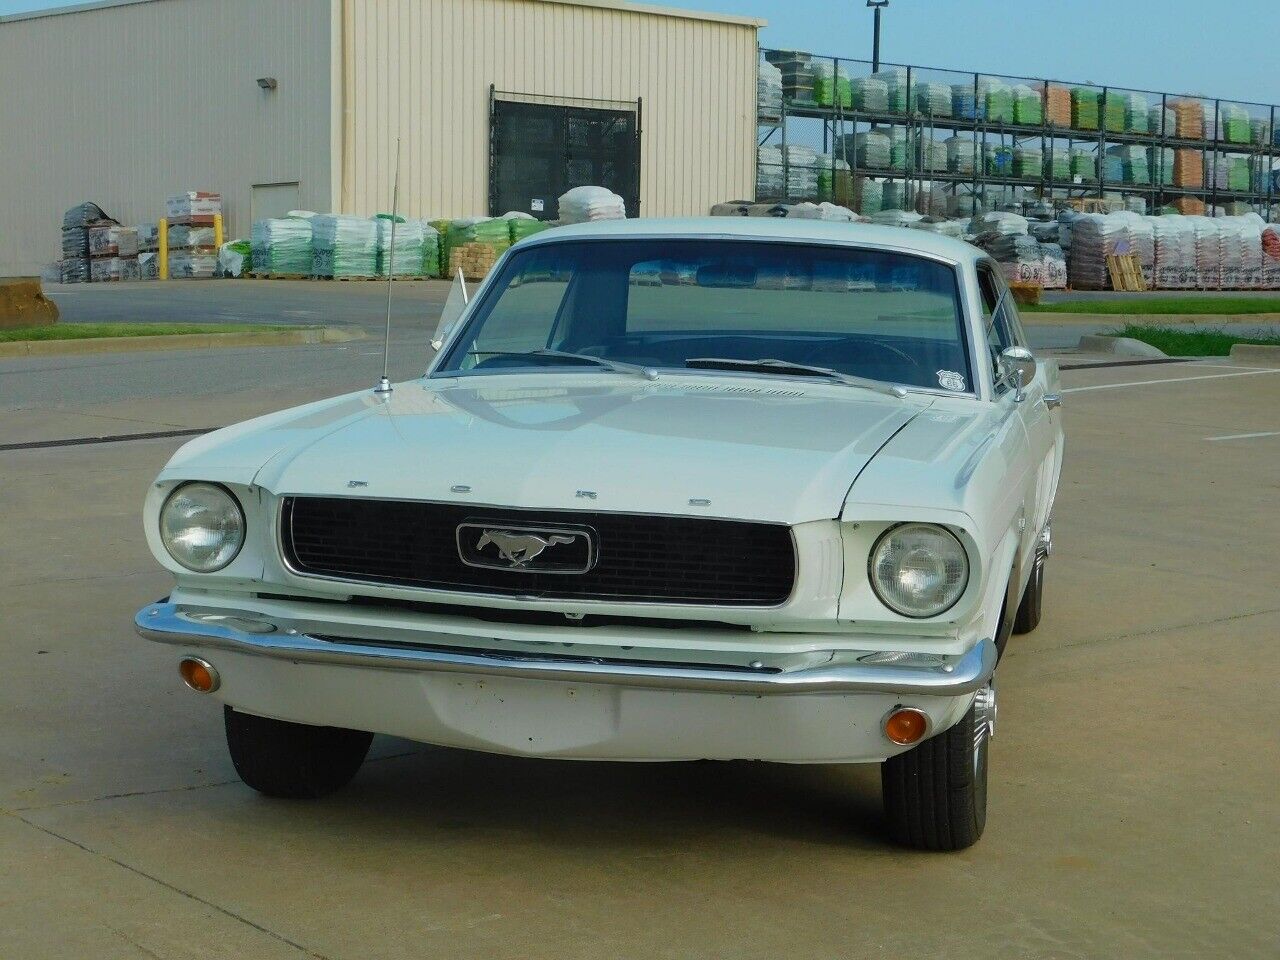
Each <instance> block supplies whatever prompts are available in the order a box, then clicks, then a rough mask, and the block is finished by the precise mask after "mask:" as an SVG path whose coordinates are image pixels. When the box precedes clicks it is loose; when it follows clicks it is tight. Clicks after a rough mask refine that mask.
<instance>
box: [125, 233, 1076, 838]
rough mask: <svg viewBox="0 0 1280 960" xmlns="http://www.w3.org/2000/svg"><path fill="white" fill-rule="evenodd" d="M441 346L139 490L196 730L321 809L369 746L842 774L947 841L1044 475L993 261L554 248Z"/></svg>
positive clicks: (474, 310) (573, 237)
mask: <svg viewBox="0 0 1280 960" xmlns="http://www.w3.org/2000/svg"><path fill="white" fill-rule="evenodd" d="M440 340H441V341H442V343H441V347H440V350H439V352H438V354H437V356H436V357H435V359H434V361H433V362H432V364H431V367H430V369H429V370H428V371H427V373H426V374H425V376H423V377H422V378H421V379H417V380H412V381H409V382H406V383H398V384H395V385H394V387H392V388H390V389H389V390H387V389H377V390H373V389H371V390H364V391H361V392H358V393H352V394H349V395H347V396H342V397H337V398H335V399H332V400H325V401H321V402H319V403H312V404H308V405H307V406H304V407H299V408H297V409H293V410H286V411H284V412H281V413H276V414H272V415H270V416H265V417H260V418H258V419H256V420H251V421H249V422H247V423H242V424H239V425H236V426H232V427H228V428H226V429H223V430H218V431H216V432H214V433H211V434H208V435H206V436H203V437H201V438H199V439H197V440H195V441H193V442H191V443H188V444H187V445H186V446H184V447H183V448H182V449H181V450H179V451H178V452H177V453H176V454H175V455H174V457H173V459H172V460H171V461H170V462H169V464H168V465H167V466H166V467H165V468H164V470H163V471H162V472H161V474H160V476H159V477H158V478H157V480H156V481H155V483H154V484H153V485H152V486H151V488H150V492H149V494H148V497H147V500H146V506H145V517H144V522H145V526H146V535H147V539H148V541H149V543H150V546H151V549H152V551H153V552H154V553H155V555H156V558H157V559H158V560H159V561H160V563H161V564H162V565H163V566H165V567H166V568H167V569H169V570H170V571H172V573H173V574H174V575H175V578H176V581H177V582H176V584H175V586H174V589H173V592H172V594H171V595H170V596H169V597H168V598H166V599H165V600H163V601H160V602H157V603H154V604H150V605H148V606H146V607H144V608H143V609H142V610H141V611H139V613H138V616H137V626H138V629H139V631H140V632H141V634H142V635H143V636H144V637H146V638H147V639H149V640H154V641H158V642H160V643H163V644H168V645H171V647H172V648H173V650H174V651H175V652H176V654H177V657H178V662H179V669H180V673H181V675H182V677H183V679H184V680H185V681H186V683H187V685H188V686H190V687H191V688H192V689H194V690H197V691H200V692H202V693H210V694H213V695H214V696H215V697H216V698H218V699H219V700H221V701H222V702H223V704H224V715H225V722H226V733H227V743H228V745H229V747H230V750H231V756H232V759H233V761H234V763H235V767H236V770H237V771H238V772H239V774H240V776H241V777H242V778H243V780H244V781H245V782H246V783H247V784H249V785H250V786H252V787H254V788H255V789H257V790H259V791H261V792H262V793H265V794H269V795H272V796H281V797H318V796H321V795H323V794H327V793H329V792H331V791H333V790H335V789H337V788H339V787H341V786H343V785H344V784H346V783H347V782H348V781H349V780H350V779H351V778H352V777H353V776H355V774H356V771H357V770H358V768H359V767H360V764H361V763H362V761H363V760H364V757H365V753H366V751H367V750H368V747H369V742H370V739H371V737H372V735H373V733H386V734H393V735H396V736H400V737H408V738H411V739H414V740H421V741H426V742H429V743H435V744H444V745H447V746H451V747H462V748H466V749H472V750H487V751H493V752H499V753H509V754H517V755H524V756H538V757H555V758H581V759H593V760H692V759H700V758H711V759H722V760H732V759H751V760H773V761H782V762H788V763H871V762H874V763H879V764H880V765H881V770H882V782H883V797H884V804H885V809H886V819H887V824H888V829H889V832H890V834H891V835H892V836H893V837H894V838H895V839H896V840H898V841H900V842H901V843H904V844H908V845H910V846H914V847H920V848H925V849H934V850H950V849H959V848H962V847H966V846H969V845H970V844H972V843H974V842H975V841H976V840H977V839H978V837H979V836H980V835H981V833H982V830H983V825H984V822H985V819H986V797H987V763H988V741H989V740H990V738H991V735H992V732H993V730H994V726H995V718H996V698H995V682H994V674H995V670H996V664H997V662H998V660H999V658H1000V654H1001V652H1002V651H1003V650H1004V647H1005V643H1006V642H1007V641H1008V639H1009V636H1010V634H1012V633H1020V632H1026V631H1029V630H1031V629H1033V628H1034V627H1035V626H1036V624H1037V622H1038V621H1039V619H1040V607H1041V597H1042V592H1043V589H1044V566H1045V559H1046V557H1047V556H1048V554H1049V548H1050V532H1049V516H1050V508H1051V506H1052V504H1053V499H1054V493H1055V490H1056V488H1057V483H1058V476H1059V471H1060V466H1061V456H1062V444H1063V438H1062V426H1061V418H1060V413H1059V412H1058V410H1057V408H1058V406H1059V401H1058V398H1057V396H1056V391H1057V384H1058V372H1057V368H1056V366H1055V365H1054V364H1053V363H1052V362H1049V361H1037V360H1036V359H1035V358H1034V357H1033V356H1032V354H1031V353H1030V351H1029V350H1028V348H1027V343H1026V338H1025V335H1024V333H1023V330H1022V327H1021V324H1020V322H1019V320H1018V315H1017V312H1016V309H1015V307H1014V305H1013V303H1012V298H1011V297H1010V296H1009V293H1008V290H1007V288H1006V286H1005V284H1004V282H1003V280H1002V279H1001V277H1000V273H999V272H998V270H997V267H996V264H995V263H993V262H992V261H991V260H990V259H988V258H987V256H986V255H985V254H984V253H983V252H982V251H980V250H978V249H976V248H975V247H972V246H969V245H968V244H965V243H962V242H960V241H958V240H949V239H944V238H939V237H936V236H933V235H931V234H928V233H925V232H921V231H915V230H904V229H898V228H890V227H874V226H866V225H861V224H858V225H849V224H829V223H820V222H812V221H794V220H770V219H745V218H744V219H736V218H716V219H695V220H672V221H664V220H626V221H615V222H610V223H599V224H592V225H583V226H574V227H563V228H560V229H557V230H550V231H546V232H544V233H541V234H538V235H537V236H535V237H532V238H530V239H528V240H525V241H524V242H522V243H520V244H518V245H517V246H515V247H513V248H512V249H511V250H510V251H509V252H508V253H507V254H506V255H505V256H503V258H502V259H501V261H500V262H499V263H498V265H497V267H496V268H495V269H494V271H493V272H492V273H491V275H490V276H489V278H488V279H487V280H486V281H485V282H484V283H483V284H482V285H481V287H480V289H479V290H478V291H477V292H476V294H475V296H474V297H472V298H471V300H470V303H469V304H468V305H467V307H466V309H465V311H464V312H463V313H462V315H461V316H460V317H459V318H458V320H457V322H456V323H453V324H452V326H451V328H450V329H449V330H448V331H446V332H443V333H442V334H441V336H440Z"/></svg>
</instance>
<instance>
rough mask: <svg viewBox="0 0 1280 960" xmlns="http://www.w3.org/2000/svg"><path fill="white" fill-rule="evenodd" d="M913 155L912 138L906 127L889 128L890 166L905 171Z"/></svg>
mask: <svg viewBox="0 0 1280 960" xmlns="http://www.w3.org/2000/svg"><path fill="white" fill-rule="evenodd" d="M910 154H911V138H910V134H909V133H908V131H907V128H906V127H898V126H895V127H890V128H889V166H890V167H892V168H893V169H894V170H902V171H905V170H906V169H907V159H908V157H909V156H910Z"/></svg>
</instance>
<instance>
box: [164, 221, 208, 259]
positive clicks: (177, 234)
mask: <svg viewBox="0 0 1280 960" xmlns="http://www.w3.org/2000/svg"><path fill="white" fill-rule="evenodd" d="M169 249H170V250H201V251H204V252H211V253H217V250H218V244H217V239H216V236H215V234H214V229H213V227H193V226H190V225H188V224H184V223H180V224H177V225H176V226H171V227H170V228H169Z"/></svg>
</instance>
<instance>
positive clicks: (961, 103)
mask: <svg viewBox="0 0 1280 960" xmlns="http://www.w3.org/2000/svg"><path fill="white" fill-rule="evenodd" d="M951 113H952V115H953V116H956V117H959V118H960V119H961V120H981V119H983V118H984V117H985V116H986V109H985V104H983V103H982V101H981V99H980V98H979V97H978V96H977V93H976V91H975V89H974V85H973V84H972V83H953V84H952V85H951Z"/></svg>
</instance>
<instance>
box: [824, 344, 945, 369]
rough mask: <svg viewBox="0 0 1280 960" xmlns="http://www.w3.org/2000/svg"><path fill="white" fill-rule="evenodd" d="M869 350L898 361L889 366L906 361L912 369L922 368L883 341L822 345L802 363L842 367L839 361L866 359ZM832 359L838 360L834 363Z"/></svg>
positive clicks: (909, 355)
mask: <svg viewBox="0 0 1280 960" xmlns="http://www.w3.org/2000/svg"><path fill="white" fill-rule="evenodd" d="M868 348H874V349H877V350H880V351H883V352H884V353H887V354H891V355H892V356H893V357H895V358H896V359H895V360H893V361H890V363H889V366H899V363H898V362H897V361H906V363H907V364H909V365H910V366H911V367H914V368H916V369H919V368H920V363H919V361H918V360H916V358H915V357H913V356H911V354H909V353H907V352H906V351H905V350H901V349H899V348H898V347H895V346H894V345H893V344H891V343H885V342H884V341H883V340H841V341H839V342H838V343H834V344H831V343H826V344H821V345H819V346H816V347H813V348H812V349H810V350H809V351H808V352H806V353H805V355H804V360H803V361H802V362H804V363H809V364H813V365H815V366H823V367H833V366H840V365H841V364H840V362H839V361H840V358H842V357H848V358H850V359H853V358H856V359H857V360H863V359H865V358H866V355H867V350H868ZM832 357H835V358H836V360H835V361H834V362H833V361H832Z"/></svg>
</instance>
